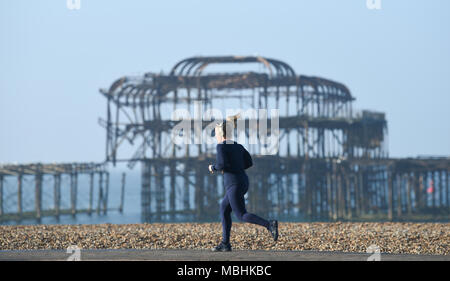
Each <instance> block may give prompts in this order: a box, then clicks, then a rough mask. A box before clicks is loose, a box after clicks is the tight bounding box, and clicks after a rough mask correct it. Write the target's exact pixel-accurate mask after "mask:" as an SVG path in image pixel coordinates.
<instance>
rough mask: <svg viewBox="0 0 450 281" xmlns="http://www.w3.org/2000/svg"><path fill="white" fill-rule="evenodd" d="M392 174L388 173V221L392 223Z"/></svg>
mask: <svg viewBox="0 0 450 281" xmlns="http://www.w3.org/2000/svg"><path fill="white" fill-rule="evenodd" d="M393 176H394V175H393V173H392V171H389V172H388V220H389V221H392V220H393V209H394V207H393V198H392V195H393V186H392V184H393V183H392V181H393Z"/></svg>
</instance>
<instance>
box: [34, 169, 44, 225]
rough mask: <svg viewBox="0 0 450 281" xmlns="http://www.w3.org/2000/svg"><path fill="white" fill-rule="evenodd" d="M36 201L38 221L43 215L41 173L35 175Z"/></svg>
mask: <svg viewBox="0 0 450 281" xmlns="http://www.w3.org/2000/svg"><path fill="white" fill-rule="evenodd" d="M34 200H35V201H34V204H35V212H36V219H38V220H40V219H41V215H42V213H41V212H42V174H41V173H40V171H38V173H37V174H36V175H35V193H34Z"/></svg>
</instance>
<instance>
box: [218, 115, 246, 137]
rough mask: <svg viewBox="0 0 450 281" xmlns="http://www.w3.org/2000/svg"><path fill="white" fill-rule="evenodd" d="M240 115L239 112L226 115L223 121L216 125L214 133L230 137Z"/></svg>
mask: <svg viewBox="0 0 450 281" xmlns="http://www.w3.org/2000/svg"><path fill="white" fill-rule="evenodd" d="M240 117H241V114H240V113H238V114H235V115H232V116H228V117H227V118H226V119H225V121H224V122H222V123H219V124H217V125H216V128H215V134H216V135H219V136H222V137H223V138H227V137H231V135H232V134H233V128H236V127H237V120H238V119H239V118H240Z"/></svg>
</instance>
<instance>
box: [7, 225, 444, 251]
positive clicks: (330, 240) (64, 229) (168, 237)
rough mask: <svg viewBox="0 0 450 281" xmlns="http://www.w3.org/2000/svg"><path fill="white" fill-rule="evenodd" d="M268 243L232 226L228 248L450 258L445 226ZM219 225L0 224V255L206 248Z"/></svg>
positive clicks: (315, 229) (316, 233) (305, 228)
mask: <svg viewBox="0 0 450 281" xmlns="http://www.w3.org/2000/svg"><path fill="white" fill-rule="evenodd" d="M279 232H280V236H279V239H278V241H277V242H274V241H273V240H272V238H271V236H270V234H269V232H268V231H267V230H266V229H264V228H262V227H260V226H256V225H252V224H245V223H233V227H232V230H231V244H232V247H233V249H241V250H298V251H302V250H308V251H340V252H363V253H365V252H366V251H367V248H368V247H369V246H371V245H376V246H378V247H379V249H380V252H381V253H395V254H421V255H424V254H429V255H450V224H449V223H397V222H393V223H391V222H384V223H372V222H371V223H354V222H351V223H350V222H348V223H347V222H342V223H341V222H336V223H287V222H286V223H284V222H280V223H279ZM221 233H222V228H221V224H220V223H152V224H96V225H95V224H90V225H89V224H84V225H14V226H11V225H4V226H0V250H38V249H42V250H44V249H45V250H50V249H67V247H69V246H71V245H76V246H78V247H79V248H81V249H210V248H212V247H213V246H215V245H217V244H218V243H219V242H220V240H221Z"/></svg>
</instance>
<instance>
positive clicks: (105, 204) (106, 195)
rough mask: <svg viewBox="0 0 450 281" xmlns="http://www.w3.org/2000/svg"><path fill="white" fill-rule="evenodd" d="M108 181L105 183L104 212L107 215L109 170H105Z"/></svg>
mask: <svg viewBox="0 0 450 281" xmlns="http://www.w3.org/2000/svg"><path fill="white" fill-rule="evenodd" d="M105 176H106V183H105V194H104V196H103V214H104V215H106V213H107V212H108V193H109V172H105Z"/></svg>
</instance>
